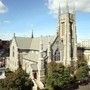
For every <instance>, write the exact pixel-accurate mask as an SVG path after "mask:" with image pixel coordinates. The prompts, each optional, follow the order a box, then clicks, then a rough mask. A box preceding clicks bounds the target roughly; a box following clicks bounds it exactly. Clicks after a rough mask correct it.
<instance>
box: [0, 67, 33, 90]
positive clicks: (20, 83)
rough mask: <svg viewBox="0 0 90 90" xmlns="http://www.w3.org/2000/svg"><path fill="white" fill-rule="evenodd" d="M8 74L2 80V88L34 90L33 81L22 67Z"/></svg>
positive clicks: (7, 89)
mask: <svg viewBox="0 0 90 90" xmlns="http://www.w3.org/2000/svg"><path fill="white" fill-rule="evenodd" d="M6 76H7V77H6V78H5V79H4V80H1V81H0V84H1V86H2V88H6V90H10V89H12V90H32V87H33V82H32V80H31V79H29V75H28V74H27V73H26V72H25V71H24V70H23V69H22V68H18V69H17V70H16V71H15V72H11V71H8V72H7V75H6Z"/></svg>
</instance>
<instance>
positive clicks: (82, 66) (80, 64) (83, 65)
mask: <svg viewBox="0 0 90 90" xmlns="http://www.w3.org/2000/svg"><path fill="white" fill-rule="evenodd" d="M88 75H89V67H88V64H87V61H86V60H85V58H84V57H83V58H82V59H79V60H78V61H77V70H76V78H77V80H78V81H80V82H84V81H86V80H87V79H88Z"/></svg>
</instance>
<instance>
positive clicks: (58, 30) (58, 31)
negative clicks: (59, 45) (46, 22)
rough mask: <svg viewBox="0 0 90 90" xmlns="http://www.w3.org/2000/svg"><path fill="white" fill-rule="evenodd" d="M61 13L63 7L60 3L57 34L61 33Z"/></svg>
mask: <svg viewBox="0 0 90 90" xmlns="http://www.w3.org/2000/svg"><path fill="white" fill-rule="evenodd" d="M60 15H61V7H60V3H59V6H58V28H57V35H59V33H60Z"/></svg>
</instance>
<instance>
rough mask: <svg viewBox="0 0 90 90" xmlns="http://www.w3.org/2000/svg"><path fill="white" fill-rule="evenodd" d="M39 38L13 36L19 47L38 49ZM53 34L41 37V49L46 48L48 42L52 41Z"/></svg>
mask: <svg viewBox="0 0 90 90" xmlns="http://www.w3.org/2000/svg"><path fill="white" fill-rule="evenodd" d="M40 38H41V37H36V38H29V37H15V40H16V43H17V47H18V48H19V49H33V50H39V47H40ZM54 39H55V37H54V36H46V37H42V43H43V49H44V50H46V49H47V45H48V42H50V43H52V42H53V41H54Z"/></svg>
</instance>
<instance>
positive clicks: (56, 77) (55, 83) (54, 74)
mask: <svg viewBox="0 0 90 90" xmlns="http://www.w3.org/2000/svg"><path fill="white" fill-rule="evenodd" d="M70 82H71V76H70V71H69V69H68V68H66V67H64V66H63V65H62V64H61V63H55V62H54V61H52V62H51V63H50V64H49V65H48V75H47V79H46V86H47V88H48V89H49V90H53V89H54V90H57V89H58V90H60V89H63V88H66V87H68V86H69V84H70Z"/></svg>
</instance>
